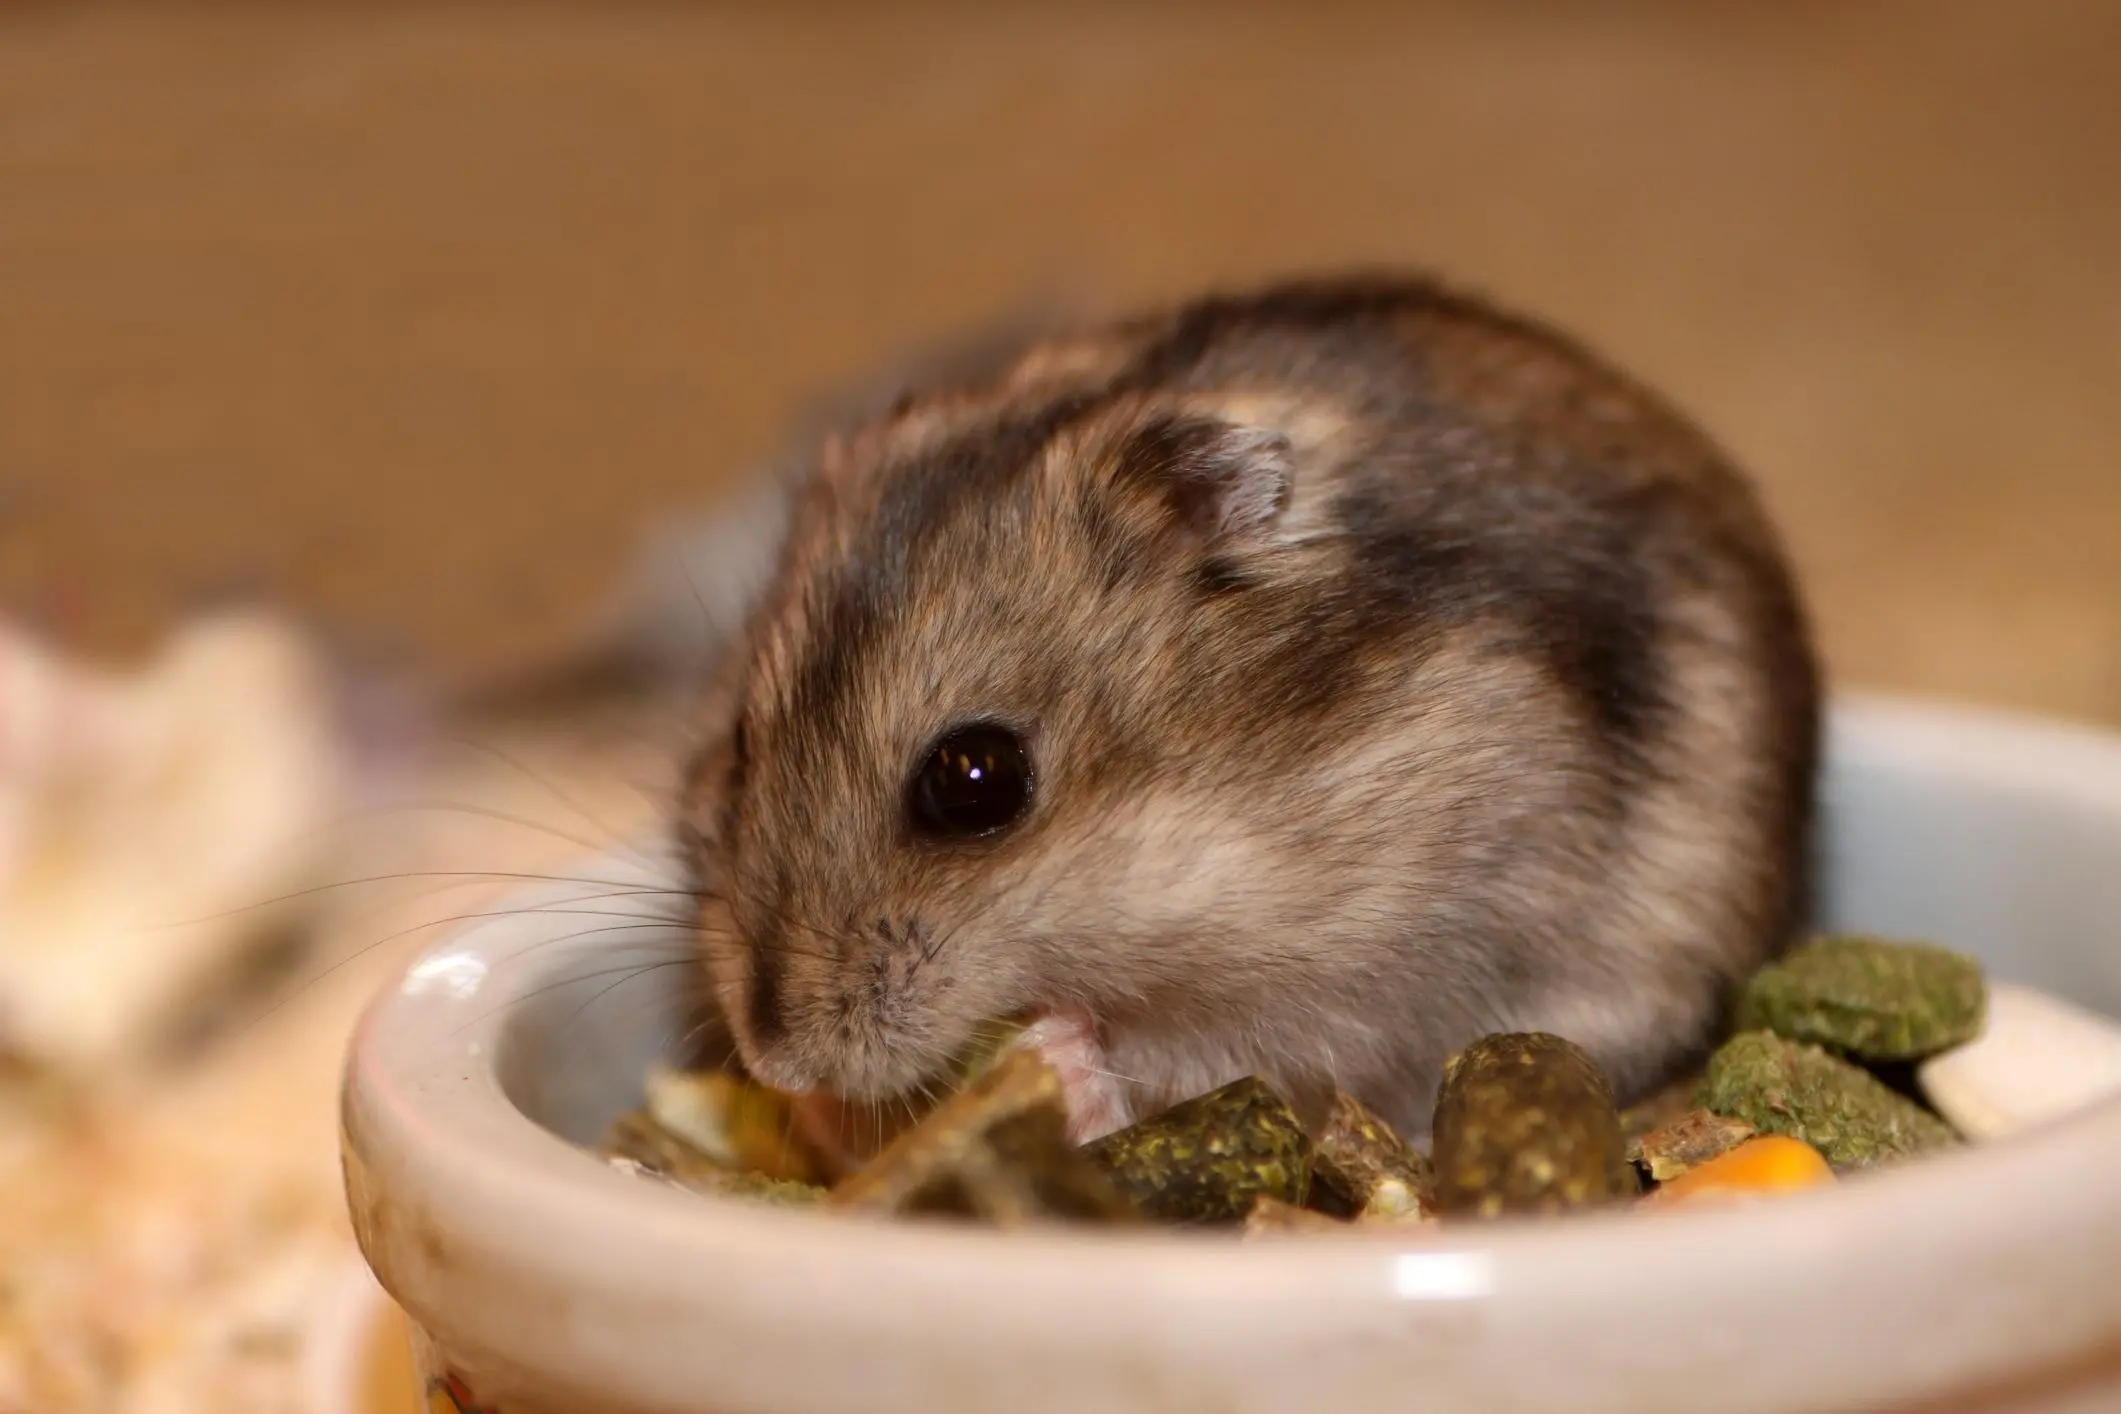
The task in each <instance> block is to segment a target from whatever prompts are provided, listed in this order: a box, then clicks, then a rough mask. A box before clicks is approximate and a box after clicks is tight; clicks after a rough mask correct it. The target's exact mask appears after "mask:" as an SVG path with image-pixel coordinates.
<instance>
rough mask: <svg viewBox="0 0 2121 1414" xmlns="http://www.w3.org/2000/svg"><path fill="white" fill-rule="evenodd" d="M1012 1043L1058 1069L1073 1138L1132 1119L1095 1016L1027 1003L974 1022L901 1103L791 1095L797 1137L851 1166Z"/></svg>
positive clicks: (824, 1093) (1095, 1135)
mask: <svg viewBox="0 0 2121 1414" xmlns="http://www.w3.org/2000/svg"><path fill="white" fill-rule="evenodd" d="M1020 1049H1028V1050H1032V1051H1035V1052H1037V1053H1038V1055H1039V1056H1040V1058H1041V1059H1043V1060H1044V1061H1045V1062H1046V1063H1047V1064H1048V1065H1050V1066H1052V1067H1053V1070H1054V1073H1055V1074H1056V1075H1058V1076H1059V1077H1060V1085H1061V1103H1062V1105H1063V1106H1064V1107H1065V1108H1066V1110H1067V1112H1068V1135H1069V1138H1070V1139H1072V1140H1074V1142H1076V1143H1078V1144H1087V1143H1089V1142H1091V1141H1092V1140H1095V1139H1101V1138H1103V1137H1104V1136H1105V1135H1107V1134H1110V1133H1111V1132H1113V1131H1114V1130H1117V1129H1123V1128H1125V1127H1126V1126H1127V1125H1128V1124H1130V1123H1132V1122H1133V1118H1134V1116H1133V1112H1132V1107H1131V1105H1130V1103H1129V1098H1128V1095H1127V1089H1128V1084H1127V1082H1126V1080H1125V1079H1124V1078H1123V1077H1121V1076H1119V1075H1117V1074H1115V1073H1114V1072H1113V1070H1112V1068H1111V1065H1110V1063H1109V1061H1108V1059H1107V1057H1106V1054H1105V1046H1104V1042H1103V1040H1102V1038H1101V1035H1100V1032H1099V1028H1098V1025H1097V1021H1096V1018H1095V1017H1093V1016H1091V1015H1090V1013H1089V1012H1087V1011H1085V1010H1083V1009H1081V1008H1079V1007H1067V1008H1060V1007H1035V1008H1030V1009H1027V1010H1025V1011H1023V1012H1020V1013H1018V1014H1016V1015H1014V1016H1010V1017H1007V1018H996V1019H995V1020H993V1021H990V1022H985V1023H982V1024H981V1025H980V1026H978V1027H976V1028H974V1034H973V1036H972V1038H971V1039H970V1040H968V1041H967V1042H966V1044H965V1045H963V1046H961V1047H959V1048H958V1049H957V1050H956V1051H955V1052H953V1053H952V1054H951V1056H950V1058H949V1059H948V1060H947V1061H946V1062H944V1064H943V1065H942V1066H941V1067H939V1068H938V1069H937V1070H936V1071H935V1072H934V1073H933V1074H931V1075H930V1076H928V1077H926V1079H925V1080H924V1081H923V1083H922V1084H920V1085H916V1086H914V1087H911V1089H910V1091H909V1093H908V1095H907V1096H906V1097H904V1100H903V1102H901V1103H893V1102H889V1101H877V1100H873V1099H850V1098H847V1097H845V1096H841V1095H839V1094H836V1093H834V1092H833V1091H830V1090H827V1089H822V1088H820V1089H814V1090H809V1091H805V1092H803V1093H802V1094H799V1095H797V1096H795V1097H794V1099H795V1106H794V1111H795V1117H796V1122H797V1123H798V1124H799V1125H800V1126H801V1127H802V1129H803V1132H804V1137H805V1139H806V1140H808V1141H809V1142H810V1143H811V1144H812V1145H813V1146H814V1147H816V1148H818V1149H820V1150H821V1151H823V1152H825V1153H827V1154H829V1155H831V1156H832V1158H833V1160H834V1161H835V1162H836V1163H838V1164H841V1165H844V1166H848V1167H850V1168H851V1167H853V1166H858V1165H859V1164H862V1163H866V1162H867V1161H868V1160H869V1159H871V1158H873V1157H874V1156H875V1155H876V1154H877V1152H879V1151H880V1150H881V1149H882V1148H883V1147H884V1146H885V1145H887V1144H889V1143H890V1142H891V1140H892V1139H893V1138H895V1137H896V1136H897V1135H898V1134H900V1133H902V1132H903V1131H904V1130H905V1129H907V1128H909V1127H911V1125H912V1124H913V1123H914V1122H915V1121H916V1120H917V1119H918V1118H919V1117H920V1116H921V1114H922V1113H923V1106H924V1105H925V1104H927V1103H929V1102H930V1101H931V1100H932V1098H933V1097H935V1096H939V1095H948V1094H953V1093H955V1092H956V1091H958V1090H960V1089H962V1088H963V1087H964V1086H965V1085H966V1084H968V1083H969V1082H970V1080H971V1079H972V1078H973V1077H974V1076H976V1075H978V1074H979V1073H981V1072H982V1071H984V1070H985V1069H986V1068H987V1067H988V1066H990V1065H991V1064H993V1062H994V1061H995V1060H996V1059H997V1058H998V1057H1000V1056H1001V1055H1003V1054H1005V1053H1007V1052H1009V1051H1014V1050H1020Z"/></svg>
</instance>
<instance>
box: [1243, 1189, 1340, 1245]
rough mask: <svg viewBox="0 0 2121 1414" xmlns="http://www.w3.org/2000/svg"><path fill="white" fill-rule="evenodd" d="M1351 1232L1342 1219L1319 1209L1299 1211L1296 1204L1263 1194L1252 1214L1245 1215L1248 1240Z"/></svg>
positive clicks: (1256, 1200) (1255, 1204)
mask: <svg viewBox="0 0 2121 1414" xmlns="http://www.w3.org/2000/svg"><path fill="white" fill-rule="evenodd" d="M1347 1230H1348V1224H1347V1223H1346V1222H1345V1221H1343V1220H1342V1219H1340V1218H1330V1217H1327V1216H1326V1215H1325V1214H1324V1213H1321V1212H1319V1211H1318V1210H1317V1209H1315V1208H1299V1207H1298V1206H1296V1204H1294V1203H1284V1202H1283V1201H1282V1200H1281V1199H1279V1198H1276V1197H1274V1196H1273V1195H1272V1194H1268V1193H1262V1194H1260V1195H1259V1197H1258V1198H1256V1199H1254V1200H1253V1202H1252V1211H1250V1212H1248V1213H1246V1214H1245V1236H1246V1237H1247V1238H1253V1237H1280V1236H1285V1235H1288V1234H1291V1233H1313V1232H1346V1231H1347Z"/></svg>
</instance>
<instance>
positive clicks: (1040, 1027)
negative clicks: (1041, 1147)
mask: <svg viewBox="0 0 2121 1414" xmlns="http://www.w3.org/2000/svg"><path fill="white" fill-rule="evenodd" d="M1018 1044H1019V1045H1022V1046H1025V1047H1027V1048H1029V1049H1031V1050H1034V1051H1036V1052H1037V1053H1038V1054H1039V1055H1040V1056H1041V1057H1042V1058H1044V1060H1045V1062H1046V1064H1048V1065H1050V1066H1052V1067H1053V1069H1054V1070H1055V1071H1056V1072H1058V1073H1059V1075H1060V1080H1061V1094H1062V1095H1063V1097H1064V1098H1065V1100H1066V1102H1067V1106H1068V1137H1069V1138H1070V1139H1072V1140H1074V1141H1075V1142H1076V1143H1078V1144H1087V1143H1089V1142H1090V1141H1091V1140H1093V1139H1102V1138H1103V1137H1104V1136H1105V1135H1107V1134H1110V1133H1112V1132H1113V1131H1114V1130H1117V1129H1125V1128H1126V1127H1127V1126H1128V1125H1130V1124H1132V1123H1133V1122H1134V1112H1133V1107H1132V1106H1131V1105H1129V1104H1128V1102H1127V1093H1126V1082H1125V1081H1124V1080H1122V1079H1121V1078H1120V1077H1119V1076H1117V1075H1114V1074H1113V1073H1112V1070H1111V1067H1110V1066H1109V1065H1108V1064H1107V1062H1106V1058H1105V1048H1104V1045H1103V1043H1102V1042H1100V1041H1099V1040H1098V1039H1097V1026H1096V1023H1094V1022H1093V1021H1091V1019H1090V1017H1089V1016H1088V1015H1087V1014H1085V1013H1083V1012H1079V1011H1056V1012H1048V1013H1047V1014H1046V1015H1044V1016H1042V1017H1040V1018H1039V1019H1038V1020H1037V1021H1034V1022H1032V1023H1031V1025H1030V1026H1028V1027H1026V1028H1025V1029H1024V1033H1023V1035H1022V1037H1021V1038H1020V1039H1019V1041H1018Z"/></svg>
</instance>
